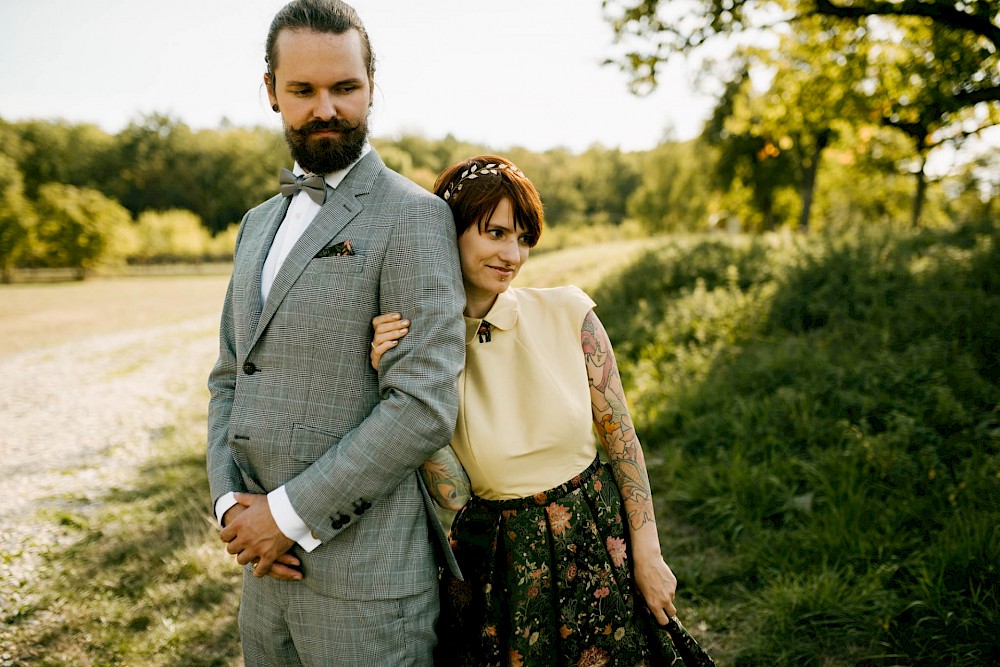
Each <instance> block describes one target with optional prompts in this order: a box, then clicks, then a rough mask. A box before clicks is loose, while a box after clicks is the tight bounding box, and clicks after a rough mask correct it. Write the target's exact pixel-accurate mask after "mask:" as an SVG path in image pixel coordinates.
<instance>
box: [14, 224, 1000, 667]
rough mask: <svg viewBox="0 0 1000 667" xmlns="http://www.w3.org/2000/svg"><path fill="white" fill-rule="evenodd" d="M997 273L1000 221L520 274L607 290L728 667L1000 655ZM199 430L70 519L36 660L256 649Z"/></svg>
mask: <svg viewBox="0 0 1000 667" xmlns="http://www.w3.org/2000/svg"><path fill="white" fill-rule="evenodd" d="M997 267H1000V231H998V230H997V229H996V228H995V227H993V228H990V227H983V228H961V229H950V230H938V231H927V232H919V233H896V234H895V235H893V236H889V235H882V234H878V233H865V234H859V233H851V234H846V235H843V236H838V237H821V236H816V237H810V238H798V237H759V238H746V237H739V238H722V237H687V238H673V239H647V240H645V241H643V242H623V243H622V244H620V245H619V244H614V243H602V244H600V245H599V246H594V247H590V248H581V247H574V248H570V249H566V250H564V251H560V252H554V251H553V252H549V253H542V254H539V255H537V256H536V257H534V258H533V259H532V260H531V262H529V264H528V267H527V268H526V269H525V271H524V273H523V275H522V276H521V278H520V279H519V282H520V283H521V284H537V285H544V284H550V283H562V282H573V283H576V284H579V285H581V286H583V287H584V288H586V289H588V290H590V291H591V293H592V295H593V296H594V298H595V300H596V301H597V303H598V314H599V315H600V316H601V318H602V320H603V321H604V323H605V325H606V326H607V328H608V330H609V332H610V334H611V337H612V340H613V341H614V342H615V348H616V352H617V355H618V358H619V362H620V364H621V367H622V370H623V374H624V377H625V380H626V389H627V391H628V395H629V402H630V404H631V407H632V411H633V415H634V417H635V421H636V426H637V429H638V432H639V435H640V437H641V439H642V441H643V445H644V448H645V449H646V451H647V452H648V461H649V465H650V471H651V479H652V481H653V484H654V493H655V498H656V506H657V519H658V525H659V527H660V531H661V539H662V544H663V548H664V553H665V555H666V558H667V560H668V562H669V563H670V564H671V566H672V567H673V569H674V571H675V573H676V574H677V575H678V578H679V580H680V594H679V595H680V599H679V605H678V606H679V609H680V611H681V614H682V618H683V619H684V621H685V623H686V625H688V627H689V628H690V629H691V630H692V632H693V633H694V634H695V635H696V636H697V637H698V638H699V639H700V640H701V641H702V643H703V644H704V645H705V646H706V647H708V648H709V650H710V651H711V652H712V653H713V654H714V655H715V657H716V659H717V662H718V664H719V665H720V667H743V666H749V665H776V666H782V665H788V666H794V667H800V666H806V667H809V666H817V667H819V666H823V667H839V666H844V667H848V666H852V667H889V666H893V665H899V666H912V667H918V666H920V667H922V666H924V665H935V666H937V665H942V666H955V667H972V666H977V667H978V666H980V665H986V664H993V663H1000V655H998V648H997V643H996V640H995V633H996V628H997V627H1000V599H998V594H997V591H998V590H1000V571H998V570H1000V528H998V526H1000V357H998V355H1000V318H998V317H997V316H996V313H998V312H1000V271H998V269H997ZM140 282H141V281H140ZM220 283H221V284H216V287H215V289H217V290H220V291H219V292H218V293H217V294H214V295H212V299H216V298H218V299H221V289H224V281H220ZM174 285H176V286H177V288H178V289H177V290H176V292H175V294H177V295H179V296H178V297H177V298H178V300H179V301H181V302H183V301H184V300H185V299H186V298H187V297H188V292H189V290H188V287H189V285H187V284H186V283H174ZM95 287H96V285H95ZM5 289H6V288H0V303H5V302H4V301H2V300H3V299H5V297H6V296H7V294H9V293H8V292H6V291H5ZM53 289H54V290H55V291H54V292H53V293H52V295H49V297H48V298H47V299H46V300H45V303H47V304H49V305H48V306H47V307H50V308H52V309H54V310H57V311H58V310H60V309H67V310H72V309H73V308H74V305H75V304H86V303H90V301H89V299H90V297H87V296H85V295H84V294H83V293H82V292H83V291H86V290H87V289H88V283H83V284H80V285H77V284H74V285H67V286H60V287H58V288H53ZM59 289H67V290H69V291H70V292H73V294H72V296H70V297H66V296H65V295H62V296H58V297H56V296H54V295H55V294H56V293H57V292H58V290H59ZM129 289H132V288H129ZM139 289H141V286H140V288H139ZM74 290H82V291H76V292H74ZM115 293H116V294H118V295H119V296H121V295H125V294H135V292H132V291H126V290H121V291H117V292H115ZM163 298H164V300H165V301H167V300H169V299H167V297H166V296H164V297H163ZM59 299H62V300H61V301H60V300H59ZM56 302H57V303H58V304H60V305H58V306H52V305H51V304H52V303H56ZM43 305H44V304H43ZM210 306H211V307H210ZM214 307H216V306H214V305H212V304H210V303H209V302H208V301H206V305H205V310H211V309H212V308H214ZM186 308H187V307H186V306H184V307H180V308H179V307H177V306H176V304H175V305H174V306H164V307H163V308H162V309H161V311H160V312H161V313H162V315H163V317H165V318H172V317H177V316H178V315H177V314H178V312H183V311H185V310H186ZM29 310H30V309H29ZM154 310H155V309H154ZM119 311H120V312H128V309H119ZM191 311H192V312H195V311H197V308H191ZM24 316H28V315H24ZM62 316H64V317H71V316H73V314H72V313H68V312H67V313H63V314H62ZM151 317H152V318H153V320H155V317H156V315H155V313H154V314H153V315H151ZM151 321H152V320H151ZM125 322H133V320H129V319H128V318H124V319H122V320H119V326H132V324H125ZM141 324H142V323H141V322H140V323H139V324H138V325H136V326H141ZM3 326H5V325H4V319H3V316H2V315H0V330H2V327H3ZM91 331H95V332H96V331H97V329H92V330H91ZM191 381H192V382H201V378H195V379H192V380H191ZM195 412H197V411H195ZM203 424H204V414H203V413H202V414H196V413H192V414H187V415H180V416H179V418H178V422H177V428H176V429H175V431H173V432H172V433H169V434H165V436H164V439H163V441H162V448H161V452H162V453H161V455H160V456H159V457H158V458H157V459H156V460H155V461H154V462H152V463H151V464H150V465H149V466H147V468H146V469H145V470H144V471H143V474H142V476H141V477H140V479H138V480H136V484H135V485H131V486H129V487H128V488H127V489H120V490H112V491H111V492H110V493H109V494H108V495H107V497H106V498H104V499H103V500H102V503H101V508H102V509H101V510H100V511H99V512H97V513H87V512H82V511H75V510H72V509H70V510H66V511H63V512H62V513H61V514H59V515H53V516H51V517H49V520H50V521H51V522H52V523H53V525H57V526H59V530H61V531H63V532H64V533H65V535H66V536H67V539H66V541H65V546H64V547H61V548H54V549H53V550H52V551H51V553H49V554H48V555H47V557H46V566H45V569H44V576H42V577H40V578H39V581H38V582H37V585H38V586H39V589H40V590H41V592H42V595H41V597H40V601H38V602H37V603H36V604H34V605H33V606H30V607H28V608H25V609H22V610H21V611H20V612H19V613H18V614H17V615H16V617H15V618H11V619H5V622H6V623H9V624H12V627H14V629H15V638H16V639H17V640H18V642H19V644H18V646H20V647H26V648H25V650H27V651H28V655H30V656H31V658H30V660H27V663H30V664H38V665H62V664H74V665H132V664H143V665H145V664H150V665H233V664H238V660H239V646H238V638H237V634H238V633H237V630H236V627H235V617H236V616H235V615H236V606H237V603H238V600H237V598H238V590H239V576H240V575H239V572H238V570H237V568H235V567H234V566H233V564H232V563H231V562H230V560H229V559H228V558H227V557H226V556H225V554H224V553H223V550H222V547H221V545H220V544H219V543H218V538H217V534H216V531H215V529H214V527H213V526H212V525H211V519H210V517H209V514H208V508H207V504H208V500H207V483H206V481H205V473H204V465H203V451H202V447H203V444H202V442H203ZM75 506H76V505H74V504H70V505H69V507H75Z"/></svg>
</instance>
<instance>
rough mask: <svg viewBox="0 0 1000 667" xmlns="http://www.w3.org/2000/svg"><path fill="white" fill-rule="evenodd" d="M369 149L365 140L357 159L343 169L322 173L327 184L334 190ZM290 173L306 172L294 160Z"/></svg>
mask: <svg viewBox="0 0 1000 667" xmlns="http://www.w3.org/2000/svg"><path fill="white" fill-rule="evenodd" d="M371 149H372V146H371V144H369V143H368V141H367V140H365V144H364V146H362V147H361V155H359V156H358V159H357V160H355V161H354V162H352V163H351V164H349V165H347V166H346V167H344V168H343V169H340V170H339V171H332V172H330V173H329V174H326V175H324V176H323V180H325V181H326V184H327V185H329V186H330V187H331V188H333V189H335V190H336V189H337V186H338V185H340V184H341V182H343V180H344V179H345V178H347V174H349V173H350V171H351V169H354V165H356V164H357V163H359V162H361V160H362V158H364V156H366V155H368V152H369V151H370V150H371ZM292 173H293V174H295V175H296V176H302V175H304V174H306V173H308V172H306V170H305V169H303V168H302V167H301V166H300V165H299V163H298V162H296V163H295V166H294V167H293V168H292Z"/></svg>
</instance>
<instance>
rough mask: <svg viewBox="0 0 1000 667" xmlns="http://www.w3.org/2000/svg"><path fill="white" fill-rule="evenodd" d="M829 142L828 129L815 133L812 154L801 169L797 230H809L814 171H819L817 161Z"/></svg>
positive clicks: (814, 187)
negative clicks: (800, 203) (800, 201)
mask: <svg viewBox="0 0 1000 667" xmlns="http://www.w3.org/2000/svg"><path fill="white" fill-rule="evenodd" d="M829 143H830V130H822V131H821V132H819V133H817V134H816V145H815V146H814V147H813V152H812V155H811V156H810V157H809V158H808V159H807V160H806V163H805V164H804V165H803V169H802V184H801V187H800V188H799V197H800V199H801V200H802V211H801V212H800V213H799V231H802V232H807V231H809V216H810V215H811V214H812V205H813V195H814V194H815V193H816V173H817V172H818V171H819V161H820V158H821V157H822V155H823V150H824V149H825V148H826V146H827V144H829Z"/></svg>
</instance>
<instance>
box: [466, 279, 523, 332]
mask: <svg viewBox="0 0 1000 667" xmlns="http://www.w3.org/2000/svg"><path fill="white" fill-rule="evenodd" d="M515 289H516V288H514V287H508V288H507V291H506V292H502V293H500V294H498V295H497V300H496V301H495V302H493V307H492V308H490V312H488V313H486V317H481V318H475V317H466V318H465V342H466V343H471V342H472V341H474V340H476V334H477V333H478V332H479V324H480V323H481V322H482V321H483V320H486V321H487V322H489V323H490V324H492V325H493V328H494V329H500V330H501V331H509V330H510V329H513V328H514V325H515V324H517V299H516V298H515V297H514V294H513V292H514V290H515Z"/></svg>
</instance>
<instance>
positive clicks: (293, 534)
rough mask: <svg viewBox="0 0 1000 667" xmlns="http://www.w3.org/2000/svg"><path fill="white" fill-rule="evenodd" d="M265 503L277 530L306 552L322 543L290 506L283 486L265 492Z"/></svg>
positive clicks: (290, 503) (290, 502)
mask: <svg viewBox="0 0 1000 667" xmlns="http://www.w3.org/2000/svg"><path fill="white" fill-rule="evenodd" d="M267 504H268V506H269V507H270V508H271V516H272V517H274V522H275V523H276V524H278V530H280V531H281V532H282V533H284V535H285V537H287V538H288V539H290V540H292V541H293V542H297V543H298V545H299V546H300V547H302V548H303V549H305V551H306V553H309V552H310V551H312V550H313V549H315V548H316V547H318V546H319V545H320V544H322V542H320V541H319V540H318V539H317V538H316V536H315V535H313V533H312V531H311V530H309V526H307V525H306V522H305V521H303V520H302V518H301V517H300V516H299V515H298V513H297V512H296V511H295V508H294V507H292V501H291V500H289V499H288V492H287V491H285V487H284V486H279V487H278V488H276V489H275V490H274V491H272V492H271V493H269V494H267Z"/></svg>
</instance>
